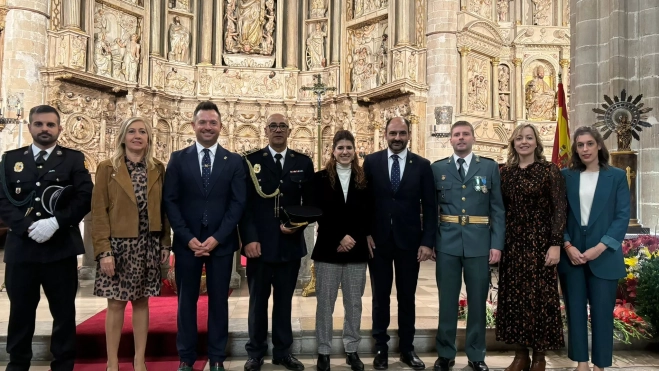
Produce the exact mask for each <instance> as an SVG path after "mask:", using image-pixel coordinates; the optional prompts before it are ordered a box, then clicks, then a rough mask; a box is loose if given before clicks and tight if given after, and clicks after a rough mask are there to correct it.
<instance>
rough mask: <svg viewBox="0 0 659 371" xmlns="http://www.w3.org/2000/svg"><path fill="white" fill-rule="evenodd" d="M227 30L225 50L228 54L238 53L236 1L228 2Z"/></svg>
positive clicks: (229, 0) (230, 0)
mask: <svg viewBox="0 0 659 371" xmlns="http://www.w3.org/2000/svg"><path fill="white" fill-rule="evenodd" d="M225 18H226V20H227V21H226V22H227V23H226V30H225V33H224V48H225V50H226V52H227V53H236V52H238V32H237V31H236V0H228V1H227V7H226V15H225Z"/></svg>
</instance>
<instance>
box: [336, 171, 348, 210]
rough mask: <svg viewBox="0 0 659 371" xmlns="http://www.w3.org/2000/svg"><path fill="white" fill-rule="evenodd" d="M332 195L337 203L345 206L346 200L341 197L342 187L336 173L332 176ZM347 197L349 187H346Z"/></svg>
mask: <svg viewBox="0 0 659 371" xmlns="http://www.w3.org/2000/svg"><path fill="white" fill-rule="evenodd" d="M351 177H352V174H351ZM332 195H333V197H334V198H335V199H336V201H337V202H340V203H341V204H342V205H345V204H347V200H346V199H345V198H344V197H343V185H341V178H340V177H339V174H338V173H337V174H336V175H335V176H334V190H333V192H332ZM348 197H350V185H348Z"/></svg>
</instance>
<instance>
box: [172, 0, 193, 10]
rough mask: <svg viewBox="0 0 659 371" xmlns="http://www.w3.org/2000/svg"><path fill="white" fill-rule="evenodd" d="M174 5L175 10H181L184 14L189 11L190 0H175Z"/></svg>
mask: <svg viewBox="0 0 659 371" xmlns="http://www.w3.org/2000/svg"><path fill="white" fill-rule="evenodd" d="M175 4H176V5H175V6H174V7H175V9H182V10H185V11H186V12H189V11H190V0H176V2H175Z"/></svg>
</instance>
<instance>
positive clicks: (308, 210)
mask: <svg viewBox="0 0 659 371" xmlns="http://www.w3.org/2000/svg"><path fill="white" fill-rule="evenodd" d="M282 211H283V213H281V214H280V215H281V218H282V221H281V222H282V223H283V224H284V227H285V228H289V229H294V228H300V227H306V226H307V225H309V224H311V223H314V222H315V221H317V220H318V218H320V217H321V216H322V215H323V212H322V210H320V209H319V208H317V207H313V206H303V205H293V206H286V207H283V208H282Z"/></svg>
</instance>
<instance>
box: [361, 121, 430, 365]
mask: <svg viewBox="0 0 659 371" xmlns="http://www.w3.org/2000/svg"><path fill="white" fill-rule="evenodd" d="M409 133H410V123H409V121H407V120H406V119H405V118H403V117H394V118H391V119H389V120H388V121H387V124H386V126H385V138H386V140H387V143H388V145H389V148H387V149H385V150H382V151H379V152H376V153H373V154H371V155H368V156H366V158H365V159H364V173H365V174H366V179H367V181H368V186H369V187H370V188H371V194H372V195H373V200H372V201H373V202H372V207H373V211H374V212H373V215H374V219H373V220H372V221H371V222H372V226H371V230H372V231H373V235H372V236H369V237H368V245H369V248H370V249H371V255H372V257H373V258H372V260H371V261H370V262H369V265H368V268H369V272H370V275H371V287H372V290H373V338H374V339H375V348H376V351H377V355H376V356H375V359H374V360H373V367H374V368H375V369H376V370H385V369H387V367H388V362H387V358H388V354H387V353H388V346H387V342H388V341H389V335H388V334H387V328H388V327H389V320H390V317H391V316H390V308H389V304H390V303H389V297H390V295H391V286H392V283H393V278H394V268H393V267H392V263H393V266H394V267H395V273H396V274H395V275H396V291H397V298H398V336H399V338H400V343H399V348H400V352H401V355H400V360H401V362H403V363H405V364H407V365H408V366H410V367H411V368H413V369H415V370H423V369H424V368H425V367H426V366H425V364H424V363H423V361H421V359H420V358H419V357H418V356H417V355H416V353H415V352H414V345H413V344H412V342H413V341H414V332H415V329H414V320H415V307H414V296H415V293H416V284H417V280H418V278H419V265H420V263H421V262H422V261H426V260H428V259H434V255H433V254H434V253H433V250H434V247H435V234H436V233H437V208H436V206H435V184H434V179H433V174H432V169H431V168H430V161H428V160H426V159H425V158H423V157H421V156H418V155H415V154H414V153H411V152H410V151H409V150H408V149H407V142H408V141H409ZM422 214H423V216H422Z"/></svg>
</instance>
